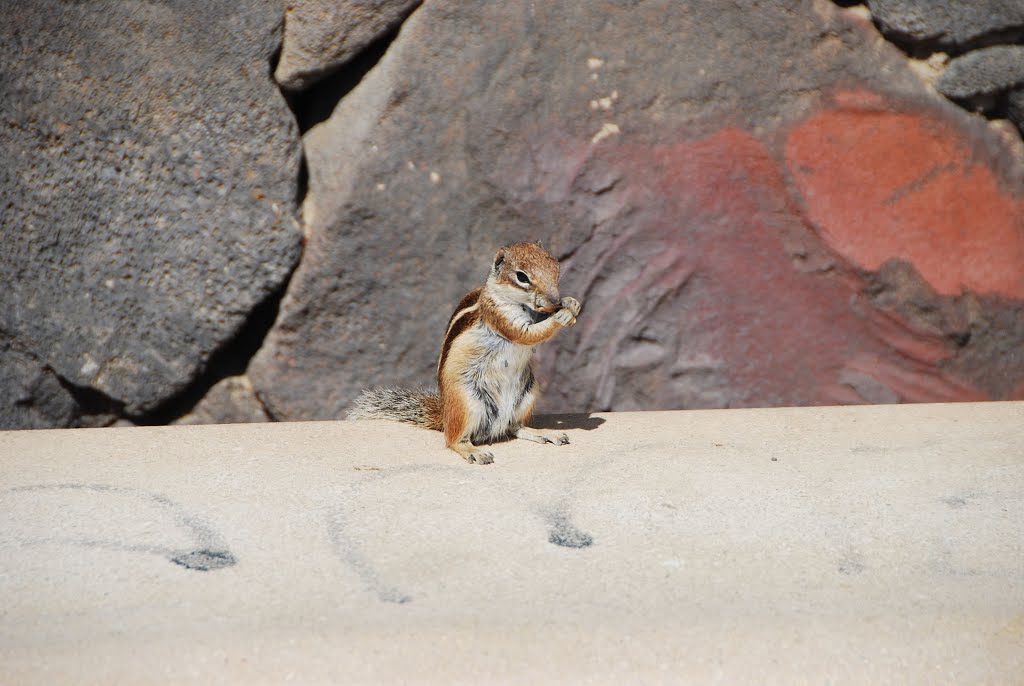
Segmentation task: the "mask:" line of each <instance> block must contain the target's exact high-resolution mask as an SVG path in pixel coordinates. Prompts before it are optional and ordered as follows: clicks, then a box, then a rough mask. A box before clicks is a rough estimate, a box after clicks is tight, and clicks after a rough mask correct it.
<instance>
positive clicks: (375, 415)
mask: <svg viewBox="0 0 1024 686" xmlns="http://www.w3.org/2000/svg"><path fill="white" fill-rule="evenodd" d="M348 418H349V419H393V420H395V421H398V422H405V423H406V424H415V425H416V426H421V427H423V428H425V429H435V430H437V431H441V429H442V426H443V425H442V422H441V398H439V397H438V395H437V394H436V393H429V392H427V391H413V390H409V389H406V388H374V389H372V390H368V391H363V393H362V395H360V396H359V397H358V398H356V401H355V403H354V404H353V405H352V409H350V410H349V411H348Z"/></svg>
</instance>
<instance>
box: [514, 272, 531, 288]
mask: <svg viewBox="0 0 1024 686" xmlns="http://www.w3.org/2000/svg"><path fill="white" fill-rule="evenodd" d="M516 281H518V282H519V283H521V284H523V285H524V286H529V285H530V277H528V276H527V275H526V272H516Z"/></svg>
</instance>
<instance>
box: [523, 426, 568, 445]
mask: <svg viewBox="0 0 1024 686" xmlns="http://www.w3.org/2000/svg"><path fill="white" fill-rule="evenodd" d="M516 438H521V439H523V440H525V441H533V442H534V443H553V444H554V445H568V444H569V437H568V436H567V435H565V434H564V433H562V432H560V431H541V430H540V429H529V428H527V427H525V426H523V427H520V428H519V429H518V430H517V431H516Z"/></svg>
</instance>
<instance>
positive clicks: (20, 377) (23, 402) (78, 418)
mask: <svg viewBox="0 0 1024 686" xmlns="http://www.w3.org/2000/svg"><path fill="white" fill-rule="evenodd" d="M81 394H82V395H84V396H88V395H89V394H88V393H87V392H82V393H81ZM85 400H87V401H88V402H86V404H85V405H84V406H83V404H82V403H80V402H79V400H78V398H76V397H75V393H74V392H73V390H72V389H71V388H70V387H69V386H68V385H67V384H66V383H65V382H62V380H61V379H60V378H58V376H57V375H56V374H55V373H54V372H53V370H52V369H50V368H49V367H47V366H46V365H45V364H43V362H42V361H41V360H40V359H39V358H37V357H36V356H35V355H33V354H32V353H30V352H27V351H25V350H24V349H22V348H21V347H20V346H19V345H18V343H17V342H16V341H14V340H12V339H10V338H8V337H6V336H3V335H2V334H0V430H7V429H49V428H52V427H62V426H104V425H106V424H109V423H111V422H112V421H114V418H115V417H116V416H117V412H118V411H119V410H120V408H119V407H117V405H116V404H115V403H111V402H110V401H109V399H106V398H102V397H100V396H97V395H95V394H94V395H93V397H91V398H85Z"/></svg>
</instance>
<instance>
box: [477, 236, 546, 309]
mask: <svg viewBox="0 0 1024 686" xmlns="http://www.w3.org/2000/svg"><path fill="white" fill-rule="evenodd" d="M487 285H488V287H489V288H490V289H491V290H492V292H494V294H495V295H497V296H498V297H500V298H501V299H502V300H505V301H507V302H513V303H518V304H520V305H525V306H526V307H528V308H530V309H532V310H534V311H536V312H555V311H557V310H558V308H559V307H561V300H562V299H561V297H560V296H559V295H558V260H556V259H555V258H554V257H552V256H551V255H550V254H549V253H548V251H547V250H545V249H544V248H542V247H541V245H540V243H513V244H512V245H507V246H505V247H504V248H499V249H498V252H497V254H496V255H495V256H494V265H493V266H492V267H491V275H490V277H489V278H488V279H487Z"/></svg>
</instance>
